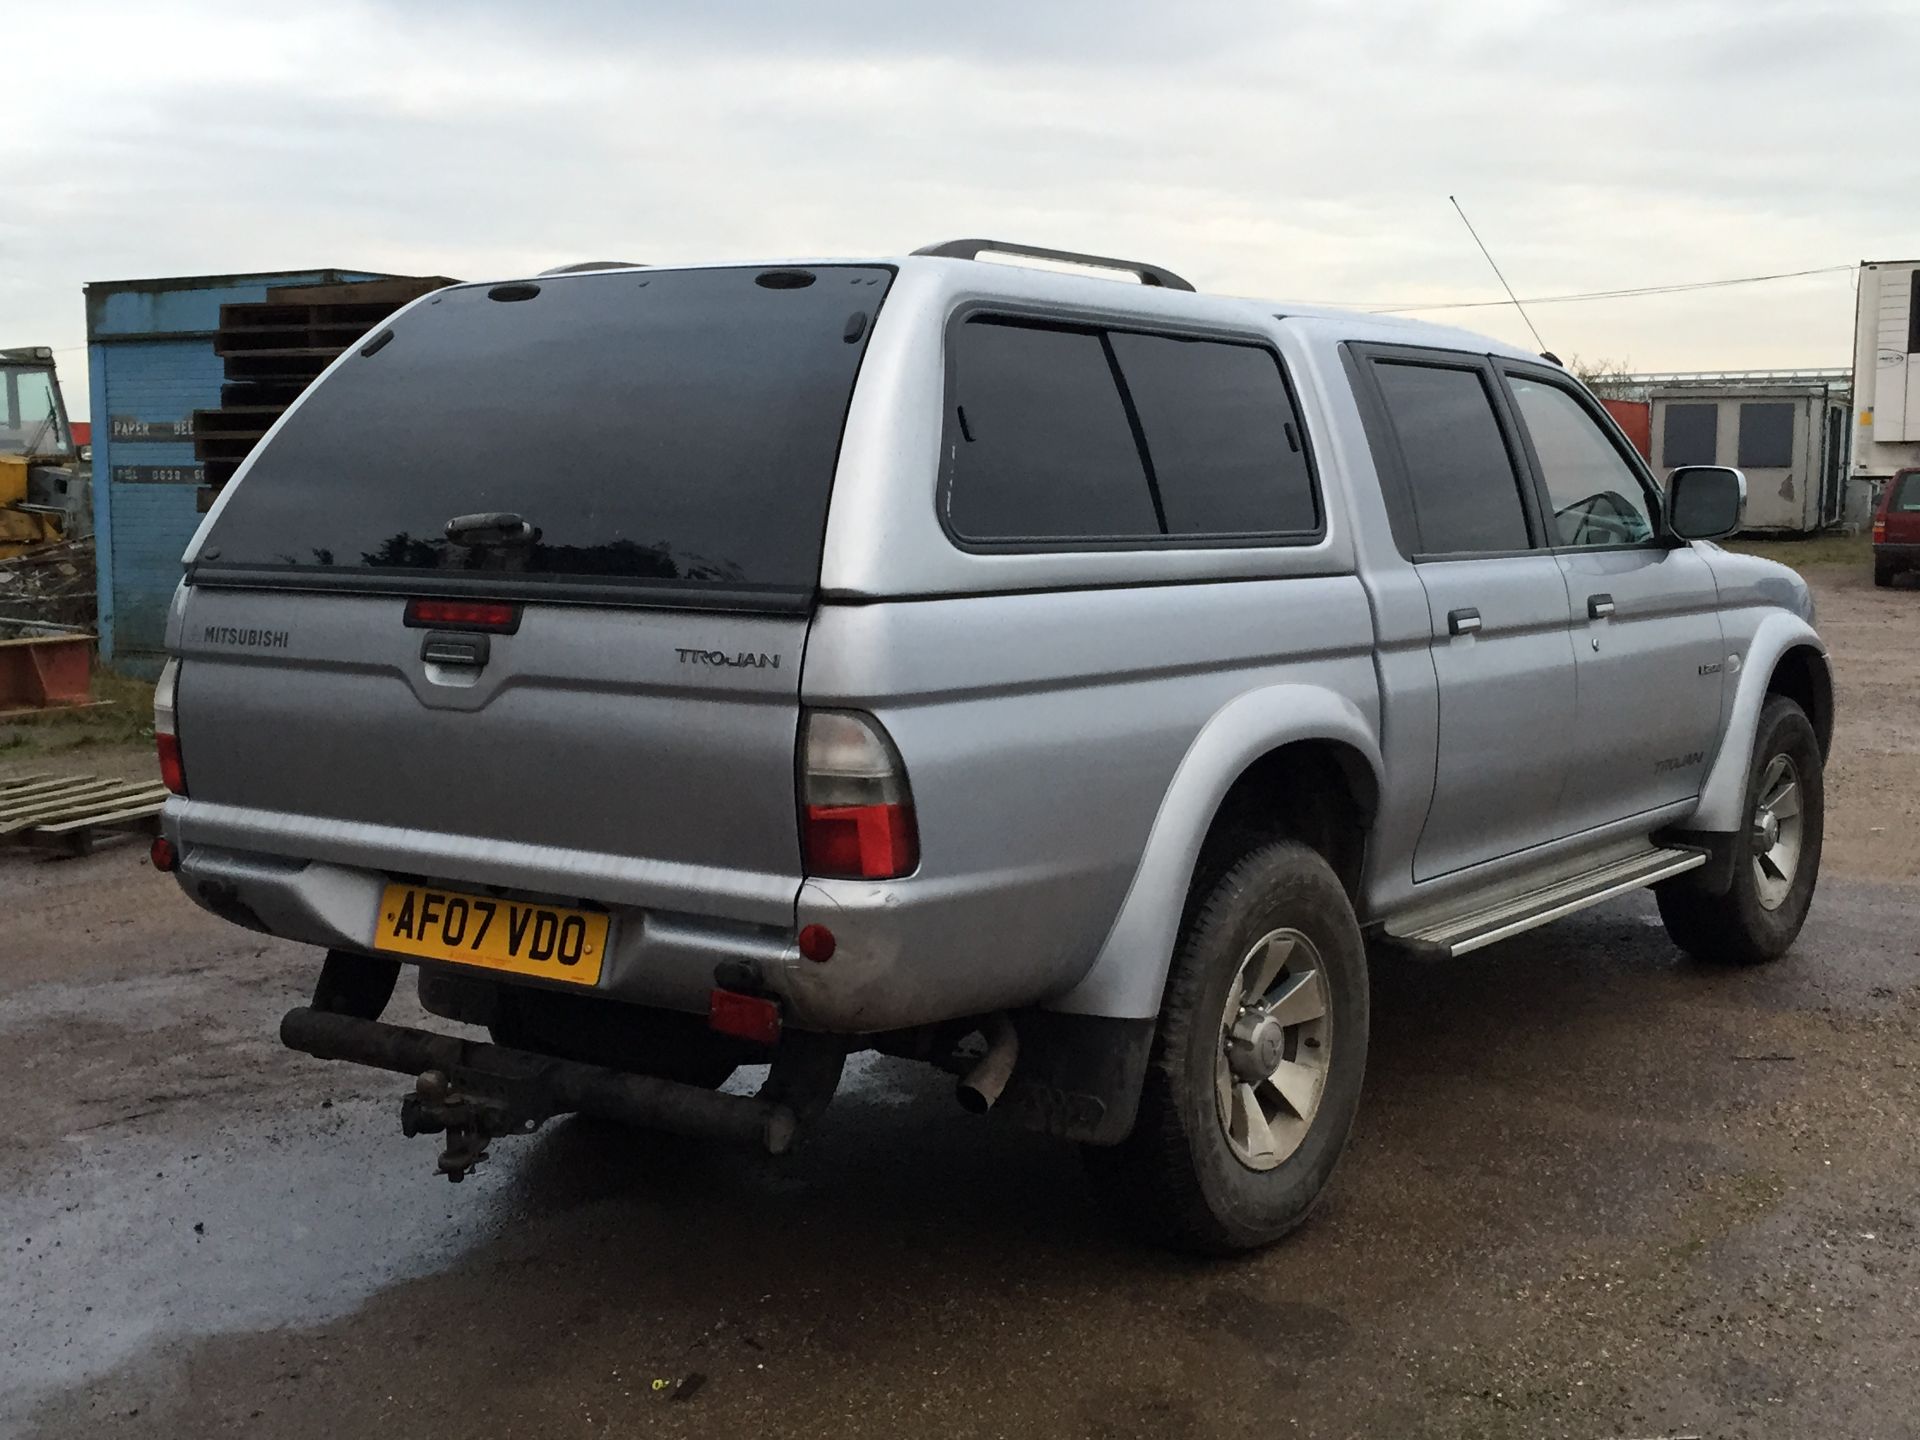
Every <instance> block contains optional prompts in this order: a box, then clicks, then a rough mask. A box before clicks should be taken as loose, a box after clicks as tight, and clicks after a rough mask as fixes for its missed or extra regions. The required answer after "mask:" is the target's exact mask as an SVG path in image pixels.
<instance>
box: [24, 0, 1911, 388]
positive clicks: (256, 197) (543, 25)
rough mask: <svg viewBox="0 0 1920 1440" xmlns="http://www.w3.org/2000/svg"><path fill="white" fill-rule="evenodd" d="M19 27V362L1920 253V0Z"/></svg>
mask: <svg viewBox="0 0 1920 1440" xmlns="http://www.w3.org/2000/svg"><path fill="white" fill-rule="evenodd" d="M7 9H8V15H7V21H6V25H5V27H4V28H5V32H6V41H7V45H8V50H9V52H10V55H11V57H12V58H13V60H14V61H15V63H14V64H13V65H12V66H11V67H10V69H11V70H12V71H13V73H14V74H15V76H16V83H15V86H14V93H15V103H14V104H13V105H12V106H10V107H9V113H8V119H7V125H6V133H7V135H8V137H9V144H8V145H7V147H6V150H5V152H4V167H3V168H0V173H4V175H5V176H6V180H5V184H4V189H0V195H4V197H5V204H4V205H0V344H7V345H12V344H51V345H55V346H59V347H80V346H82V345H83V342H84V339H85V319H84V314H83V310H82V305H81V289H80V287H81V286H82V285H83V284H84V283H85V282H87V281H89V280H104V279H124V278H129V277H137V276H159V275H191V274H216V273H222V272H233V271H248V270H280V269H300V268H303V267H312V266H338V267H341V268H365V269H370V270H384V271H397V272H411V273H437V274H447V275H453V276H458V277H461V278H467V279H478V278H491V277H496V276H501V275H507V274H519V273H524V272H527V271H531V270H537V269H541V268H544V267H546V266H549V265H553V264H557V263H563V262H567V261H573V260H580V259H608V258H612V259H633V260H643V261H648V262H652V263H656V264H662V263H672V262H674V261H685V260H701V259H721V258H735V257H739V258H763V257H772V256H778V255H842V254H845V255H875V254H887V253H895V252H899V251H901V250H906V249H911V248H913V247H914V246H916V245H919V244H924V243H926V242H928V241H930V240H936V239H945V238H951V237H953V236H958V235H978V234H986V235H993V236H997V237H1006V238H1012V239H1021V240H1029V241H1033V242H1035V243H1040V244H1047V245H1053V246H1059V247H1063V248H1073V249H1082V250H1094V251H1101V252H1104V253H1109V254H1123V255H1135V256H1140V257H1143V258H1148V259H1152V260H1155V261H1158V262H1160V263H1162V264H1164V265H1167V266H1169V267H1170V268H1173V269H1175V270H1178V271H1180V272H1182V273H1184V274H1186V275H1188V276H1189V277H1190V278H1192V279H1193V280H1195V281H1196V282H1197V283H1198V284H1199V285H1200V287H1201V288H1202V289H1207V290H1219V291H1226V292H1230V293H1239V294H1250V295H1262V296H1272V297H1281V298H1289V299H1300V300H1309V299H1310V300H1331V301H1337V302H1347V303H1357V304H1360V305H1363V306H1367V307H1384V306H1389V305H1396V304H1402V305H1421V306H1429V305H1436V304H1440V303H1443V302H1462V301H1478V300H1486V299H1489V298H1491V297H1496V296H1498V295H1499V294H1500V291H1499V289H1498V285H1497V282H1496V281H1495V280H1494V278H1493V276H1492V274H1491V272H1490V271H1489V270H1488V269H1487V267H1486V262H1485V261H1484V260H1483V259H1482V258H1481V256H1480V255H1479V253H1478V251H1476V250H1475V249H1474V247H1473V243H1472V241H1471V239H1470V237H1469V236H1468V235H1467V233H1466V231H1465V230H1464V229H1463V228H1462V227H1461V224H1460V221H1459V219H1458V217H1457V216H1456V215H1455V214H1454V212H1453V210H1452V209H1451V208H1450V207H1449V205H1448V203H1447V196H1448V195H1449V194H1450V193H1452V194H1457V195H1458V196H1459V197H1460V199H1461V201H1462V203H1463V204H1464V205H1465V206H1466V208H1467V212H1468V214H1469V215H1471V216H1472V218H1473V220H1474V223H1475V224H1476V226H1477V227H1478V228H1479V230H1480V232H1481V234H1482V236H1483V237H1484V238H1485V239H1486V241H1487V242H1488V244H1489V246H1490V247H1491V248H1492V250H1493V253H1494V255H1495V256H1496V258H1498V259H1499V261H1500V263H1501V265H1502V267H1503V268H1504V269H1505V271H1506V273H1507V276H1508V278H1509V279H1510V280H1511V281H1512V282H1513V284H1514V286H1515V288H1516V289H1517V290H1518V291H1519V293H1520V294H1521V296H1522V297H1523V298H1524V297H1530V296H1555V295H1563V294H1568V293H1573V292H1585V291H1594V290H1613V289H1620V288H1627V287H1638V286H1650V285H1663V284H1676V283H1685V282H1692V281H1705V280H1718V279H1723V278H1729V277H1735V276H1746V275H1757V274H1764V273H1772V272H1780V271H1800V270H1809V269H1815V268H1819V267H1828V266H1844V265H1847V264H1849V263H1851V262H1853V261H1856V260H1859V259H1861V258H1870V259H1882V258H1910V257H1913V256H1915V255H1917V254H1920V143H1916V140H1915V136H1914V134H1913V131H1912V126H1911V123H1910V116H1911V110H1912V98H1911V97H1912V87H1913V85H1914V63H1913V62H1914V57H1915V56H1916V55H1920V4H1917V3H1915V0H1905V3H1894V0H1886V3H1879V0H1850V3H1826V4H1823V3H1820V0H1605V3H1602V0H1372V3H1367V4H1358V3H1339V0H1322V3H1301V0H1288V3H1280V0H1273V3H1264V4H1262V3H1257V0H1243V3H1240V4H1225V3H1216V0H1185V3H1174V0H1161V3H1158V4H1146V3H1141V0H1105V3H1078V0H973V3H971V4H963V5H956V4H951V3H948V4H940V5H915V4H913V3H911V0H893V3H881V0H853V3H844V4H835V3H834V0H815V3H812V4H809V5H796V4H779V3H772V0H759V3H741V4H729V3H726V0H708V3H698V0H653V3H630V4H615V3H593V0H541V3H539V4H518V3H507V0H470V3H466V4H433V5H429V4H410V3H400V0H385V3H383V0H359V3H338V4H336V3H331V0H305V3H302V4H299V5H293V4H283V3H280V0H271V3H267V0H252V3H244V4H223V3H213V0H209V3H193V0H171V3H170V0H121V3H105V0H100V3H93V0H62V3H59V4H35V5H28V4H26V3H25V0H15V3H12V4H9V5H8V7H7ZM1852 311H1853V288H1852V277H1851V276H1850V275H1849V274H1848V273H1845V272H1844V271H1840V272H1832V273H1823V274H1818V275H1811V276H1805V277H1802V278H1799V279H1793V280H1784V281H1779V282H1774V283H1769V284H1758V285H1749V286H1736V287H1731V288H1727V289H1720V290H1703V291H1698V292H1690V293H1683V294H1677V295H1667V296H1660V297H1654V298H1637V299H1619V300H1604V301H1590V302H1584V303H1557V304H1543V305H1540V306H1537V307H1535V309H1534V311H1533V317H1534V321H1535V323H1536V324H1537V325H1538V326H1539V328H1540V331H1541V333H1542V334H1543V336H1544V337H1545V339H1546V341H1547V343H1548V344H1549V345H1550V346H1552V347H1553V348H1554V349H1555V350H1557V351H1558V352H1559V353H1560V354H1561V355H1563V356H1572V355H1575V354H1577V355H1579V356H1581V357H1583V358H1585V359H1587V360H1597V359H1602V358H1604V359H1609V360H1613V361H1616V362H1624V363H1626V364H1628V365H1630V366H1631V367H1633V368H1636V369H1678V368H1734V367H1763V366H1791V365H1837V364H1844V363H1847V362H1848V360H1849V355H1848V348H1849V343H1850V336H1851V327H1852ZM1422 313H1431V314H1432V315H1433V316H1434V318H1446V319H1452V320H1458V321H1465V322H1466V323H1469V324H1472V325H1474V326H1475V327H1476V328H1480V329H1483V330H1486V331H1488V332H1490V333H1492V334H1495V335H1499V336H1501V337H1503V338H1507V339H1511V340H1516V341H1520V342H1523V343H1524V342H1525V340H1526V332H1525V329H1524V327H1523V326H1522V325H1521V324H1520V321H1519V320H1518V318H1517V317H1516V316H1515V315H1514V314H1513V312H1512V310H1511V309H1510V308H1507V309H1500V308H1487V309H1469V310H1460V311H1438V310H1436V311H1432V312H1425V311H1423V312H1422ZM85 359H86V357H85V353H84V350H83V349H80V348H72V349H65V348H63V351H62V354H61V356H60V361H61V364H62V367H63V369H64V370H66V371H67V372H68V390H69V396H70V399H71V400H72V402H73V403H74V408H75V409H76V411H77V412H81V413H84V410H85V394H86V391H85V387H84V383H83V380H84V365H85Z"/></svg>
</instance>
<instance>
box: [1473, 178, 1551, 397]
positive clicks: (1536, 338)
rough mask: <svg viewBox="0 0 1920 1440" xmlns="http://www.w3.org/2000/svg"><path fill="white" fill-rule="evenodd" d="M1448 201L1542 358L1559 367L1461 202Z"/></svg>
mask: <svg viewBox="0 0 1920 1440" xmlns="http://www.w3.org/2000/svg"><path fill="white" fill-rule="evenodd" d="M1447 200H1448V201H1449V203H1451V204H1452V206H1453V208H1454V212H1455V213H1456V214H1457V215H1459V217H1460V223H1461V224H1462V225H1464V226H1466V227H1467V234H1469V235H1471V236H1473V243H1474V244H1476V245H1478V246H1479V247H1480V253H1481V254H1482V255H1485V256H1486V257H1487V264H1489V265H1493V273H1494V275H1495V277H1496V278H1498V280H1499V281H1500V286H1501V288H1502V289H1503V290H1505V291H1506V292H1507V298H1508V299H1509V300H1511V301H1513V308H1514V309H1516V310H1518V311H1519V312H1520V318H1521V319H1522V320H1525V321H1526V322H1527V329H1528V330H1531V331H1533V343H1534V344H1536V345H1538V346H1539V347H1540V354H1541V355H1542V357H1544V358H1545V359H1548V360H1551V361H1553V363H1554V364H1556V365H1558V364H1559V363H1560V357H1559V356H1558V355H1555V354H1554V353H1553V352H1552V351H1551V350H1549V349H1547V342H1546V341H1544V340H1542V339H1541V338H1540V332H1539V331H1538V330H1534V328H1533V321H1532V319H1531V318H1530V317H1529V316H1528V315H1527V307H1526V306H1524V305H1522V304H1521V303H1520V297H1519V296H1518V295H1516V294H1514V293H1513V287H1512V286H1511V285H1509V284H1507V277H1506V276H1504V275H1502V274H1501V273H1500V267H1499V266H1498V265H1495V264H1494V260H1493V252H1492V251H1490V250H1488V249H1487V242H1486V241H1484V240H1482V239H1481V238H1480V232H1479V231H1478V230H1476V229H1474V228H1473V222H1472V221H1471V220H1469V219H1467V212H1466V211H1464V210H1462V209H1461V208H1460V202H1459V201H1458V200H1455V199H1454V198H1453V196H1451V195H1449V196H1447Z"/></svg>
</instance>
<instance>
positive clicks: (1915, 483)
mask: <svg viewBox="0 0 1920 1440" xmlns="http://www.w3.org/2000/svg"><path fill="white" fill-rule="evenodd" d="M1893 484H1894V490H1893V499H1891V500H1889V501H1888V502H1887V508H1888V509H1889V510H1898V511H1900V513H1901V514H1903V515H1904V514H1906V513H1907V512H1908V511H1910V510H1920V470H1903V471H1901V472H1900V473H1899V474H1898V475H1896V476H1894V479H1893Z"/></svg>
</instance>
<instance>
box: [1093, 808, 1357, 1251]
mask: <svg viewBox="0 0 1920 1440" xmlns="http://www.w3.org/2000/svg"><path fill="white" fill-rule="evenodd" d="M1201 883H1202V884H1203V885H1204V886H1205V890H1204V892H1203V893H1197V894H1196V895H1195V896H1194V898H1193V900H1192V902H1190V904H1189V910H1188V916H1187V920H1186V923H1185V925H1184V927H1183V929H1182V932H1181V937H1180V941H1179V946H1178V949H1177V950H1176V951H1175V953H1174V960H1173V967H1172V970H1171V972H1170V973H1169V975H1168V977H1167V989H1166V997H1165V1000H1164V1001H1163V1003H1162V1005H1161V1009H1160V1021H1159V1026H1158V1030H1157V1032H1156V1034H1155V1037H1154V1049H1153V1056H1152V1059H1151V1061H1150V1063H1149V1065H1148V1069H1147V1078H1146V1084H1145V1088H1144V1089H1143V1091H1142V1094H1141V1097H1140V1111H1139V1116H1138V1119H1137V1120H1136V1121H1135V1124H1134V1128H1133V1133H1132V1134H1131V1135H1130V1136H1128V1138H1127V1139H1126V1140H1125V1141H1124V1142H1122V1143H1121V1144H1120V1145H1118V1146H1114V1147H1112V1148H1111V1149H1107V1148H1096V1147H1089V1148H1088V1149H1086V1150H1085V1151H1084V1154H1085V1155H1086V1159H1087V1164H1088V1168H1089V1170H1090V1171H1091V1172H1092V1175H1093V1177H1094V1179H1095V1181H1096V1183H1098V1184H1100V1185H1102V1187H1103V1188H1105V1189H1107V1190H1108V1191H1109V1193H1110V1194H1111V1196H1112V1198H1113V1199H1114V1200H1115V1201H1116V1202H1117V1203H1118V1204H1119V1205H1120V1206H1121V1207H1122V1209H1123V1210H1124V1211H1125V1212H1126V1213H1127V1215H1128V1217H1129V1218H1130V1219H1131V1220H1132V1221H1133V1222H1134V1224H1135V1225H1136V1226H1137V1227H1138V1228H1140V1229H1141V1230H1142V1232H1143V1233H1144V1234H1145V1235H1146V1236H1147V1237H1148V1238H1149V1239H1151V1240H1153V1241H1155V1242H1156V1243H1159V1244H1164V1245H1167V1246H1170V1247H1173V1248H1175V1249H1180V1250H1186V1251H1191V1252H1195V1253H1199V1254H1208V1255H1226V1254H1232V1253H1234V1252H1237V1251H1242V1250H1251V1249H1254V1248H1256V1247H1258V1246H1261V1245H1267V1244H1271V1243H1272V1242H1273V1241H1275V1240H1278V1239H1279V1238H1280V1237H1281V1236H1283V1235H1285V1234H1286V1233H1287V1232H1288V1231H1290V1230H1292V1229H1293V1228H1294V1227H1296V1226H1297V1225H1299V1224H1300V1223H1301V1222H1302V1221H1303V1220H1305V1219H1306V1218H1307V1216H1308V1214H1309V1213H1311V1211H1312V1210H1313V1208H1314V1206H1315V1205H1316V1204H1317V1203H1318V1202H1319V1199H1320V1197H1321V1194H1322V1193H1323V1192H1324V1190H1325V1188H1326V1184H1327V1180H1328V1178H1329V1177H1330V1176H1331V1175H1332V1173H1333V1168H1334V1165H1335V1163H1336V1162H1337V1161H1338V1160H1339V1158H1340V1154H1341V1151H1342V1150H1343V1149H1344V1148H1345V1146H1346V1142H1347V1135H1348V1132H1349V1131H1350V1130H1351V1129H1352V1127H1353V1119H1354V1115H1355V1114H1356V1112H1357V1111H1358V1109H1359V1106H1360V1082H1361V1078H1362V1076H1363V1075H1364V1074H1365V1071H1366V1064H1367V1024H1368V1019H1367V1006H1368V998H1367V961H1366V950H1365V947H1364V945H1363V944H1362V941H1361V938H1360V927H1359V926H1358V924H1356V923H1355V920H1354V916H1353V907H1352V905H1351V904H1350V903H1349V902H1348V899H1347V894H1346V891H1345V890H1344V889H1343V888H1342V886H1341V884H1340V881H1339V879H1338V877H1337V876H1335V875H1334V873H1333V870H1332V867H1330V866H1329V865H1328V864H1327V862H1326V860H1325V859H1323V858H1322V857H1321V856H1320V855H1319V854H1318V853H1317V852H1316V851H1314V850H1312V849H1310V848H1308V847H1307V846H1305V845H1302V844H1300V843H1298V842H1297V841H1292V840H1274V841H1267V842H1263V843H1260V844H1257V845H1255V846H1253V847H1252V848H1250V849H1249V850H1247V851H1246V852H1245V853H1244V854H1243V855H1242V856H1241V857H1240V858H1239V860H1238V861H1236V862H1235V863H1234V864H1233V865H1232V866H1230V867H1229V868H1228V869H1227V870H1226V872H1225V873H1224V874H1222V875H1220V876H1219V877H1218V879H1215V880H1211V881H1202V882H1201Z"/></svg>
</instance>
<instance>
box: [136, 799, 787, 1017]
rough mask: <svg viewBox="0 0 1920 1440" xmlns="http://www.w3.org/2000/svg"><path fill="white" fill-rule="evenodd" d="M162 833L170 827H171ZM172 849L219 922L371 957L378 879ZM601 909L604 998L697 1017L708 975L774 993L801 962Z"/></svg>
mask: <svg viewBox="0 0 1920 1440" xmlns="http://www.w3.org/2000/svg"><path fill="white" fill-rule="evenodd" d="M165 828H166V829H168V830H170V831H171V830H175V829H176V827H175V826H174V825H172V824H168V825H166V826H165ZM175 844H176V846H177V848H178V849H179V853H180V857H181V858H180V863H179V866H178V868H177V869H176V870H175V871H174V878H175V879H176V880H177V881H178V882H179V884H180V888H181V889H182V890H184V891H185V892H186V893H187V895H188V897H189V898H191V899H192V900H193V901H194V902H195V903H196V904H198V905H200V906H202V907H203V908H205V909H207V910H209V911H211V912H212V913H213V914H215V915H218V916H220V917H221V918H222V919H224V920H229V921H232V922H233V923H234V924H236V925H244V926H246V927H247V928H248V929H252V930H259V931H263V932H264V933H266V934H269V935H278V936H280V937H282V938H283V939H287V940H295V941H299V942H301V943H304V944H308V945H318V946H322V947H324V948H326V949H330V950H334V949H338V950H356V951H363V952H368V953H372V951H373V926H374V919H375V916H376V914H377V913H378V910H379V905H380V896H381V893H382V891H383V890H384V888H385V886H386V884H387V882H388V879H389V876H388V875H387V874H386V873H384V872H381V871H375V870H367V869H361V868H357V867H353V866H347V865H336V864H330V863H327V862H324V861H317V860H301V859H293V858H289V857H286V856H279V855H269V854H261V853H259V852H255V851H238V850H225V849H219V848H215V847H211V846H206V845H192V844H186V845H182V844H180V842H179V841H178V839H177V838H176V840H175ZM448 883H452V884H454V885H456V886H457V885H458V884H459V883H460V882H459V881H457V880H456V881H452V882H448ZM469 883H471V882H469ZM609 908H610V911H611V914H612V916H613V930H612V936H611V943H610V948H609V952H608V955H607V958H606V963H605V964H604V965H603V966H602V967H601V975H600V984H599V986H598V987H597V993H598V994H600V995H602V996H604V997H606V998H607V999H611V1000H621V1001H626V1002H629V1003H632V1004H637V1005H651V1006H657V1007H659V1008H661V1009H667V1010H682V1011H687V1012H690V1013H696V1014H700V1013H704V1012H705V1011H706V1008H707V997H708V994H709V992H711V991H712V990H713V989H714V986H715V984H716V975H717V974H721V973H728V972H732V973H738V974H742V975H752V976H756V977H760V978H761V979H762V981H763V983H767V984H768V988H773V989H775V990H776V991H777V990H779V989H780V988H781V987H779V986H778V985H777V983H771V982H777V980H778V978H779V977H780V975H781V974H782V973H783V972H784V971H785V970H786V969H787V968H788V967H789V966H790V965H795V964H798V963H800V962H799V952H798V950H797V948H796V947H795V944H794V940H793V937H792V935H791V934H790V933H789V932H788V931H787V930H786V929H783V928H776V927H770V926H759V925H746V924H738V923H732V922H728V921H724V920H717V919H713V918H711V917H702V916H693V915H682V914H675V913H672V912H667V911H660V910H651V909H636V908H622V907H609ZM393 958H395V959H402V960H407V961H408V962H409V963H417V964H420V965H423V966H431V967H435V968H444V969H447V970H449V971H457V972H459V973H461V974H470V975H478V976H485V977H486V978H489V979H495V980H500V981H503V982H505V983H509V984H516V985H518V984H526V985H535V986H538V985H541V984H542V982H541V981H539V980H535V979H531V978H523V977H521V976H518V975H501V974H499V973H497V972H495V971H492V970H483V969H479V968H475V967H467V966H459V965H443V964H442V962H439V961H432V960H420V961H415V960H413V959H412V958H411V957H407V956H395V957H393ZM547 988H552V989H558V990H568V991H577V990H578V989H579V987H577V986H570V985H552V986H549V987H547Z"/></svg>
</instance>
